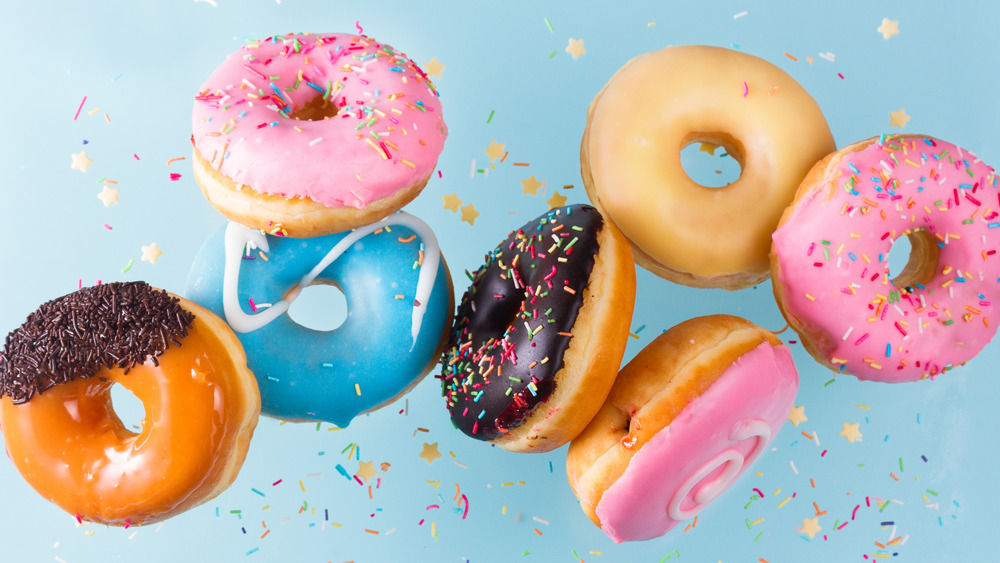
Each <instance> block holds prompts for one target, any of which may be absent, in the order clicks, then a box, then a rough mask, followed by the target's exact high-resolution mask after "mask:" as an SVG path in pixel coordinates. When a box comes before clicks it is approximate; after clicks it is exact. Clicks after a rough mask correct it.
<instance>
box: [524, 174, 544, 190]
mask: <svg viewBox="0 0 1000 563" xmlns="http://www.w3.org/2000/svg"><path fill="white" fill-rule="evenodd" d="M544 185H545V183H544V182H539V181H538V180H537V179H536V178H535V175H534V174H532V175H531V177H530V178H525V179H523V180H521V187H522V188H523V189H522V190H521V193H522V194H531V195H538V188H540V187H542V186H544Z"/></svg>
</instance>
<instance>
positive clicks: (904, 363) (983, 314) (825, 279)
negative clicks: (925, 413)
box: [771, 135, 1000, 383]
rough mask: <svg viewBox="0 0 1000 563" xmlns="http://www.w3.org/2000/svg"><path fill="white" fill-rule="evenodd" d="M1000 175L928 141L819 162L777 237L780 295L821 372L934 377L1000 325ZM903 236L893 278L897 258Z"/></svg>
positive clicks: (890, 144) (850, 150)
mask: <svg viewBox="0 0 1000 563" xmlns="http://www.w3.org/2000/svg"><path fill="white" fill-rule="evenodd" d="M997 180H998V178H997V175H996V172H994V170H993V168H991V167H989V166H987V165H986V164H985V163H983V162H982V161H981V160H979V159H978V158H976V156H975V155H974V154H972V153H970V152H968V151H965V150H963V149H962V148H961V147H958V146H955V145H953V144H951V143H947V142H944V141H941V140H939V139H934V138H931V137H925V136H922V135H900V136H891V137H886V136H883V137H876V138H872V139H867V140H865V141H861V142H858V143H855V144H853V145H850V146H847V147H845V148H843V149H841V150H839V151H837V152H835V153H833V154H831V155H829V156H828V157H826V158H825V159H824V160H822V161H820V162H819V163H817V164H816V166H814V167H813V169H812V170H811V171H810V172H809V174H808V175H807V176H806V178H805V180H804V181H803V183H802V185H801V187H799V190H798V193H797V194H796V196H795V201H794V202H793V203H792V205H791V206H790V207H789V208H788V209H787V210H785V213H784V215H783V216H782V218H781V222H780V223H779V227H778V229H777V231H776V232H775V233H774V236H773V239H774V246H773V249H772V251H771V274H772V275H771V277H772V279H773V283H774V295H775V298H776V300H777V302H778V305H779V307H780V308H781V311H782V313H783V314H784V315H785V318H786V319H787V320H788V323H789V324H790V325H791V326H792V328H794V329H795V331H796V332H798V333H799V336H801V338H802V344H803V346H805V348H806V350H808V351H809V352H810V353H811V354H812V355H813V357H815V358H816V359H817V360H818V361H819V362H820V363H822V364H824V365H825V366H827V367H829V368H830V369H832V370H835V371H838V372H840V371H842V372H846V373H851V374H854V375H855V376H857V377H858V378H859V379H865V380H873V381H884V382H892V383H895V382H901V381H914V380H918V379H921V378H926V377H935V376H937V375H940V374H941V373H944V372H945V371H947V370H949V369H951V368H952V367H954V366H957V365H961V364H963V363H965V362H967V361H968V360H970V359H972V358H973V357H974V356H975V355H976V354H978V353H979V351H980V350H982V348H983V347H984V346H985V345H986V344H987V343H989V341H990V339H992V338H993V334H994V333H995V332H996V327H997V322H998V321H1000V311H998V310H997V307H996V306H995V303H996V302H997V300H998V299H1000V292H998V289H1000V284H998V282H1000V279H998V278H1000V256H998V255H997V250H998V248H1000V229H998V228H997V227H1000V215H998V213H997V210H998V207H997V194H998V185H997ZM904 235H906V236H907V237H908V238H909V240H910V243H911V247H912V251H911V253H910V260H909V262H908V263H907V265H906V267H905V268H904V269H903V271H902V272H900V273H899V275H898V276H896V277H895V278H893V277H891V276H890V273H889V265H888V256H889V249H890V248H891V247H892V244H893V241H895V240H896V239H897V238H900V237H902V236H904Z"/></svg>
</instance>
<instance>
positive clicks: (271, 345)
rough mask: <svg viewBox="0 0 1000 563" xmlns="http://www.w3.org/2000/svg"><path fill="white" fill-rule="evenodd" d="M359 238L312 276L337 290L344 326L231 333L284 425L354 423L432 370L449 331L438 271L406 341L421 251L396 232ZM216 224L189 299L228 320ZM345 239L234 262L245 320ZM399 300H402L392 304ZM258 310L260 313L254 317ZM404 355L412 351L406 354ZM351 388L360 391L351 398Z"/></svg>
mask: <svg viewBox="0 0 1000 563" xmlns="http://www.w3.org/2000/svg"><path fill="white" fill-rule="evenodd" d="M389 228H390V229H391V232H386V231H384V230H383V231H382V232H381V233H379V234H370V235H367V236H365V237H363V238H361V239H360V240H359V241H358V242H356V243H355V244H354V245H353V246H352V247H351V248H349V249H348V250H347V251H346V252H345V253H344V254H343V255H341V256H340V257H339V258H337V259H336V260H334V261H333V262H332V263H331V264H330V265H329V266H327V267H326V268H325V269H324V270H323V271H322V273H321V274H320V275H319V276H318V277H317V279H316V282H317V283H331V284H334V285H336V286H337V287H339V288H340V289H341V291H343V293H344V297H345V298H346V301H347V318H346V320H345V321H344V323H343V324H342V325H341V326H340V327H338V328H336V329H334V330H332V331H317V330H313V329H310V328H306V327H304V326H302V325H299V324H297V323H296V322H294V321H293V320H292V319H291V317H289V316H288V314H281V315H280V316H278V317H277V318H276V319H275V320H273V321H272V322H270V323H268V324H267V325H265V326H264V327H262V328H260V329H257V330H254V331H251V332H245V333H240V332H237V333H236V335H237V337H238V338H239V339H240V341H241V342H242V343H243V347H244V349H245V351H246V354H247V365H248V367H249V368H250V370H252V371H253V373H254V375H255V376H256V378H257V383H258V385H259V387H260V394H261V405H262V409H261V410H262V412H263V413H264V414H267V415H270V416H274V417H276V418H281V419H287V420H323V421H327V422H332V423H334V424H336V425H337V426H340V427H345V426H347V425H348V424H349V423H350V421H351V420H352V419H353V418H354V417H355V416H357V415H359V414H361V413H363V412H366V411H369V410H371V409H373V408H375V407H376V406H379V405H382V404H384V403H385V402H386V401H389V400H390V399H392V398H393V397H395V396H397V395H398V394H399V393H401V392H402V391H403V390H404V389H406V388H407V387H409V386H410V385H412V384H414V383H415V382H416V381H417V380H418V379H419V378H420V377H421V376H422V375H424V373H425V371H427V370H426V369H425V368H428V369H429V368H432V367H433V365H429V364H431V363H432V362H433V361H434V360H436V358H435V357H434V355H435V352H436V351H437V350H438V345H439V343H440V341H441V339H442V337H443V335H444V333H445V330H446V328H450V326H451V283H450V276H449V273H448V269H447V267H446V265H445V263H444V261H443V260H442V261H440V262H439V265H438V271H437V276H436V277H435V280H434V285H433V290H432V292H431V294H430V297H429V299H428V302H427V308H426V312H425V313H424V316H423V321H422V325H421V328H420V332H419V333H418V335H417V339H416V342H415V343H414V341H413V337H412V334H411V327H412V320H413V309H414V308H413V301H414V295H415V293H416V288H417V278H418V276H419V273H420V268H419V267H414V264H415V263H416V261H417V259H418V250H419V249H420V248H421V239H420V237H419V235H418V236H417V237H416V238H414V239H413V240H412V241H410V242H406V243H403V242H400V240H399V239H403V240H405V239H408V238H410V237H411V236H412V235H414V234H415V232H414V231H413V230H411V229H409V228H407V227H404V226H401V225H392V226H390V227H389ZM225 232H226V226H225V225H224V226H223V227H222V228H221V229H219V230H218V231H217V232H216V233H215V234H213V235H212V236H211V237H210V238H209V239H208V240H207V241H205V243H204V245H203V246H202V248H201V250H200V251H199V253H198V256H197V257H196V258H195V260H194V263H193V264H192V267H191V272H190V274H189V276H188V280H187V287H186V288H185V294H186V297H187V298H188V299H191V300H192V301H194V302H196V303H198V304H200V305H202V306H203V307H205V308H207V309H209V310H211V311H212V312H214V313H215V314H217V315H219V316H220V317H221V318H223V319H226V315H225V312H224V307H223V272H224V268H225V248H224V239H225ZM347 235H348V233H339V234H334V235H326V236H322V237H315V238H309V239H294V238H286V237H278V236H270V235H268V236H267V243H268V245H269V247H270V249H269V252H266V253H265V254H266V255H267V258H268V259H267V260H266V261H265V260H264V259H262V258H261V257H260V255H259V254H258V253H257V252H256V251H254V252H253V253H252V254H251V255H252V256H254V257H256V259H254V260H248V259H242V260H241V261H240V262H241V264H240V270H239V289H238V292H237V293H238V298H239V303H240V307H241V308H242V309H243V311H244V312H245V313H246V314H248V315H252V314H253V313H254V312H253V310H252V309H251V306H250V302H249V300H250V299H253V301H254V303H255V304H267V303H271V304H273V303H277V302H279V301H280V300H281V299H282V297H283V296H285V295H286V294H287V293H288V291H289V290H291V289H293V288H295V287H296V286H297V285H298V283H299V281H300V280H301V279H302V278H303V277H304V276H305V275H306V274H308V273H309V272H310V270H312V269H313V267H314V266H316V265H317V264H318V263H319V262H320V261H321V260H322V259H323V258H324V257H325V256H326V254H327V253H328V252H329V251H330V249H331V248H333V247H334V246H335V245H336V244H337V242H339V241H340V240H341V239H343V238H345V237H346V236H347ZM397 295H403V296H404V297H403V298H401V299H397V297H396V296H397ZM261 310H263V309H261ZM411 347H412V351H411ZM355 384H358V385H359V386H360V391H361V394H360V396H359V395H358V393H357V391H356V388H355Z"/></svg>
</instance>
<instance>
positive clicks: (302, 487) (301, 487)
mask: <svg viewBox="0 0 1000 563" xmlns="http://www.w3.org/2000/svg"><path fill="white" fill-rule="evenodd" d="M299 488H300V489H302V492H303V493H304V492H306V484H305V483H303V482H302V480H301V479H299Z"/></svg>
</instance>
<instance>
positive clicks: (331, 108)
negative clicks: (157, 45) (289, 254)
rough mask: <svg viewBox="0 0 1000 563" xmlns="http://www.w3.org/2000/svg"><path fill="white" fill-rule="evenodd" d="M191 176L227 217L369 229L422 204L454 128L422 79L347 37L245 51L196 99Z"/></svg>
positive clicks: (298, 37) (253, 45) (291, 227)
mask: <svg viewBox="0 0 1000 563" xmlns="http://www.w3.org/2000/svg"><path fill="white" fill-rule="evenodd" d="M192 121H193V134H192V137H191V141H192V143H193V145H194V163H193V167H194V176H195V180H196V181H197V183H198V185H199V186H201V189H202V191H203V192H204V194H205V197H206V198H207V199H208V201H209V202H210V203H211V204H212V205H213V206H214V207H215V208H216V209H217V210H218V211H219V212H220V213H222V214H223V215H224V216H226V217H227V218H229V219H231V220H233V221H237V222H240V223H243V224H244V225H247V226H248V227H251V228H255V229H262V230H266V231H269V232H272V231H276V230H281V231H282V232H283V233H284V234H285V235H287V236H292V237H314V236H320V235H326V234H332V233H338V232H342V231H346V230H349V229H353V228H355V227H359V226H361V225H367V224H369V223H372V222H374V221H376V220H378V219H381V218H383V217H385V216H387V215H389V214H390V213H392V212H393V211H396V210H398V209H399V208H401V207H403V206H404V205H406V204H407V203H408V202H409V201H410V200H412V199H413V198H414V197H416V196H417V194H419V193H420V191H421V190H423V188H424V186H425V185H426V184H427V181H428V180H429V179H430V176H431V173H432V172H433V171H434V167H435V165H436V164H437V159H438V155H439V154H440V153H441V149H442V148H443V146H444V140H445V137H447V135H448V129H447V127H446V126H445V123H444V119H443V117H442V114H441V103H440V100H439V99H438V92H437V90H436V89H435V87H434V84H433V83H431V81H430V80H429V79H428V78H427V75H426V74H425V73H424V72H423V71H422V70H421V69H420V67H419V66H417V64H416V63H414V62H413V61H412V60H410V59H409V58H407V56H406V55H405V54H404V53H401V52H399V51H396V50H395V49H393V48H392V47H390V46H389V45H386V44H385V43H381V42H379V41H376V40H375V39H372V38H370V37H366V36H364V35H352V34H346V33H331V34H312V33H303V34H288V35H281V36H273V37H269V38H267V39H264V40H254V41H249V42H247V43H246V44H245V45H243V46H242V47H240V48H239V50H237V51H236V53H234V54H232V55H230V56H229V57H228V58H227V59H226V61H225V62H224V63H223V64H222V65H221V66H219V67H218V68H217V69H216V70H215V71H214V72H213V73H212V74H211V75H210V76H209V77H208V79H207V80H206V81H205V83H204V84H203V85H202V86H201V89H200V90H199V91H198V94H197V95H196V96H195V102H194V111H193V115H192Z"/></svg>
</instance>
